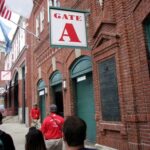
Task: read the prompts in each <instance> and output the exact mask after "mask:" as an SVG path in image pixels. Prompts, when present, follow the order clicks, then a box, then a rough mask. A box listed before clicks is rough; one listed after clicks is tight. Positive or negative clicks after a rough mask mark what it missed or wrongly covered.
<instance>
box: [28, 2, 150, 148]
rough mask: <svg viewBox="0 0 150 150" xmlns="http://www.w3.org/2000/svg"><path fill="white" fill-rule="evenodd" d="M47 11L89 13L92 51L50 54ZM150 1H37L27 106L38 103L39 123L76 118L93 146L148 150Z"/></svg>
mask: <svg viewBox="0 0 150 150" xmlns="http://www.w3.org/2000/svg"><path fill="white" fill-rule="evenodd" d="M48 5H51V6H60V7H63V8H72V9H78V10H86V11H89V12H90V13H89V14H88V15H87V24H86V26H87V28H88V33H87V34H88V44H89V46H90V48H91V50H81V49H74V48H70V49H69V48H52V47H51V46H50V42H49V41H50V40H49V37H50V36H49V23H48V10H47V8H48ZM149 8H150V3H149V0H130V1H129V0H109V1H106V0H103V1H99V0H92V1H91V0H84V1H81V0H74V1H67V0H61V1H60V3H59V1H53V0H51V1H49V3H48V2H47V1H46V0H45V1H42V0H34V8H33V11H32V15H31V17H30V19H29V26H28V29H29V30H30V31H32V32H33V33H36V35H37V37H39V38H40V40H38V38H35V37H34V36H32V35H28V37H27V44H28V50H27V58H26V66H27V72H26V100H27V101H26V102H27V103H26V105H27V106H28V107H29V108H31V106H32V104H33V103H34V102H38V103H39V107H40V109H41V112H42V114H41V121H42V120H43V118H44V117H45V116H46V114H47V113H48V110H49V104H50V103H56V105H57V106H58V113H59V114H61V115H64V117H66V116H68V115H77V116H79V117H81V118H83V119H84V120H85V121H86V123H87V126H88V129H87V141H89V142H92V143H98V144H100V145H105V146H108V147H112V148H116V149H119V150H127V149H130V150H148V149H150V125H149V122H150V102H149V101H150V69H149V66H150V64H149V62H150V44H149V43H150V36H149V35H150V9H149Z"/></svg>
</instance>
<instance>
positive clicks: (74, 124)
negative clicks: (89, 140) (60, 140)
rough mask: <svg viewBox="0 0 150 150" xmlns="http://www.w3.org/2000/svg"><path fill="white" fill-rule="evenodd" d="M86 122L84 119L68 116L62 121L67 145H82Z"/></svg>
mask: <svg viewBox="0 0 150 150" xmlns="http://www.w3.org/2000/svg"><path fill="white" fill-rule="evenodd" d="M86 128H87V127H86V123H85V121H84V120H82V119H80V118H78V117H76V116H69V117H67V119H66V120H65V122H64V125H63V133H64V140H65V142H67V144H68V146H82V145H84V140H85V138H86Z"/></svg>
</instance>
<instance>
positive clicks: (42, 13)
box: [40, 7, 44, 32]
mask: <svg viewBox="0 0 150 150" xmlns="http://www.w3.org/2000/svg"><path fill="white" fill-rule="evenodd" d="M43 29H44V7H43V8H42V10H41V12H40V32H42V31H43Z"/></svg>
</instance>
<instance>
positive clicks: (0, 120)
mask: <svg viewBox="0 0 150 150" xmlns="http://www.w3.org/2000/svg"><path fill="white" fill-rule="evenodd" d="M2 120H3V115H2V113H1V112H0V124H1V123H2Z"/></svg>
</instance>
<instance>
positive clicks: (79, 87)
mask: <svg viewBox="0 0 150 150" xmlns="http://www.w3.org/2000/svg"><path fill="white" fill-rule="evenodd" d="M70 76H71V78H72V82H73V85H74V88H73V89H74V93H75V112H76V115H77V116H78V117H80V118H82V119H83V120H84V121H85V122H86V124H87V141H88V142H91V143H95V141H96V121H95V105H94V93H93V79H92V61H91V57H88V56H83V57H81V58H79V59H77V60H76V61H75V62H74V63H73V65H72V66H71V69H70Z"/></svg>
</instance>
